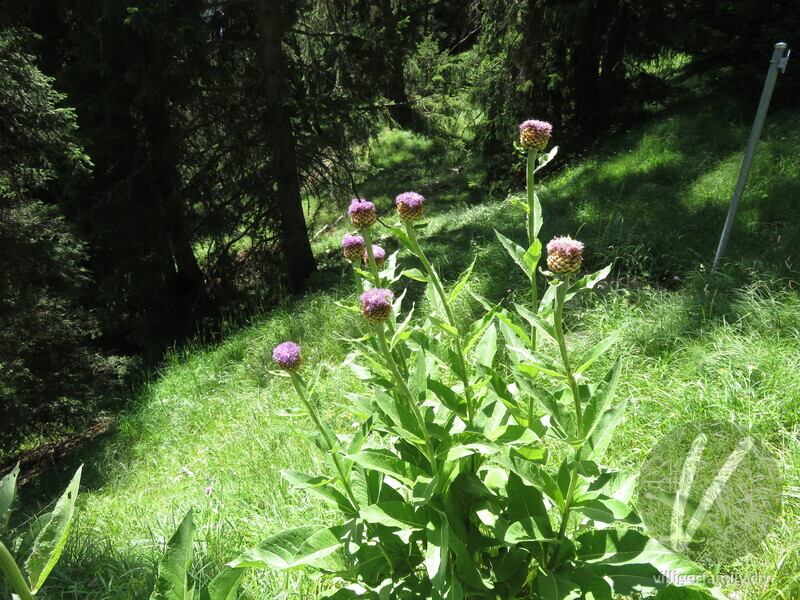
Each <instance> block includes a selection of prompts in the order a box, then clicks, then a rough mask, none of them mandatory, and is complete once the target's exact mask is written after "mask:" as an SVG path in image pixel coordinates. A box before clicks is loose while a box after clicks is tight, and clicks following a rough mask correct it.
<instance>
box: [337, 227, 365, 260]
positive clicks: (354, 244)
mask: <svg viewBox="0 0 800 600" xmlns="http://www.w3.org/2000/svg"><path fill="white" fill-rule="evenodd" d="M342 248H343V249H344V257H345V258H346V259H347V260H360V259H361V255H362V254H363V253H364V238H363V237H361V236H360V235H350V234H349V233H345V234H344V237H343V238H342Z"/></svg>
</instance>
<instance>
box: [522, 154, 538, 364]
mask: <svg viewBox="0 0 800 600" xmlns="http://www.w3.org/2000/svg"><path fill="white" fill-rule="evenodd" d="M538 155H539V151H538V150H528V162H527V165H526V168H525V175H526V187H527V192H528V248H530V247H531V246H533V244H534V242H535V241H536V231H535V229H536V217H537V215H536V197H535V195H534V188H533V180H534V172H535V171H536V157H537V156H538ZM537 266H538V265H534V266H533V272H532V273H531V305H532V308H531V310H533V312H534V313H538V312H539V290H538V289H537V287H536V268H537ZM537 333H538V332H537V331H536V327H534V326H533V325H531V347H532V348H533V349H534V350H536V341H537V340H536V336H537Z"/></svg>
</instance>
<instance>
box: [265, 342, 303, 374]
mask: <svg viewBox="0 0 800 600" xmlns="http://www.w3.org/2000/svg"><path fill="white" fill-rule="evenodd" d="M272 359H273V360H274V361H275V362H276V363H278V366H279V367H280V368H281V369H283V370H284V371H287V372H289V373H291V372H293V371H297V370H298V369H299V368H300V364H301V363H302V362H303V358H302V357H301V356H300V346H298V345H297V344H295V343H294V342H283V343H282V344H278V345H277V346H275V349H274V350H273V351H272Z"/></svg>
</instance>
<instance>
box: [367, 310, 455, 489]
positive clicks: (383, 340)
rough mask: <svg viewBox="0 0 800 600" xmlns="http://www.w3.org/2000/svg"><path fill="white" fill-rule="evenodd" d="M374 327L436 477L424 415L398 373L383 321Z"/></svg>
mask: <svg viewBox="0 0 800 600" xmlns="http://www.w3.org/2000/svg"><path fill="white" fill-rule="evenodd" d="M374 329H375V334H376V335H377V337H378V344H380V347H381V350H382V351H383V354H384V356H385V357H386V361H387V362H388V363H389V369H390V370H391V371H392V375H394V378H395V381H397V385H398V386H399V387H400V389H401V390H402V392H403V395H405V397H406V399H407V400H408V406H409V408H410V409H411V412H412V413H414V417H415V418H416V419H417V423H419V428H420V430H421V431H422V437H423V438H425V445H426V446H427V449H428V452H427V454H428V461H429V462H430V463H431V469H432V471H433V475H434V477H437V476H438V475H439V467H438V465H437V463H436V449H435V448H434V446H433V440H432V439H431V435H430V432H429V431H428V425H427V423H425V417H424V416H423V414H422V412H421V411H420V410H419V406H417V399H416V398H414V394H412V393H411V390H410V389H408V385H407V384H406V381H405V379H403V376H402V375H400V370H399V369H398V368H397V363H395V362H394V358H392V353H391V351H390V350H389V346H388V345H387V343H386V335H385V334H384V332H383V323H374ZM439 483H441V482H439Z"/></svg>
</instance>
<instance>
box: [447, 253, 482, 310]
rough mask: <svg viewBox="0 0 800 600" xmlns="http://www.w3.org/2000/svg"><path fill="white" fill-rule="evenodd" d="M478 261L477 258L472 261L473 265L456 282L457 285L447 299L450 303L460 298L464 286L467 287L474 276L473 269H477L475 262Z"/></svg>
mask: <svg viewBox="0 0 800 600" xmlns="http://www.w3.org/2000/svg"><path fill="white" fill-rule="evenodd" d="M477 260H478V257H477V256H476V257H475V258H474V259H472V264H471V265H470V266H469V267H467V268H466V270H465V271H464V272H463V273H461V275H460V277H459V278H458V281H456V284H455V285H454V286H453V289H451V290H450V293H449V294H448V296H447V299H448V300H449V301H450V302H452V301H453V300H455V299H456V298H457V297H458V294H459V293H461V290H463V289H464V286H465V285H467V282H469V278H470V277H471V276H472V269H473V268H475V261H477Z"/></svg>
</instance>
